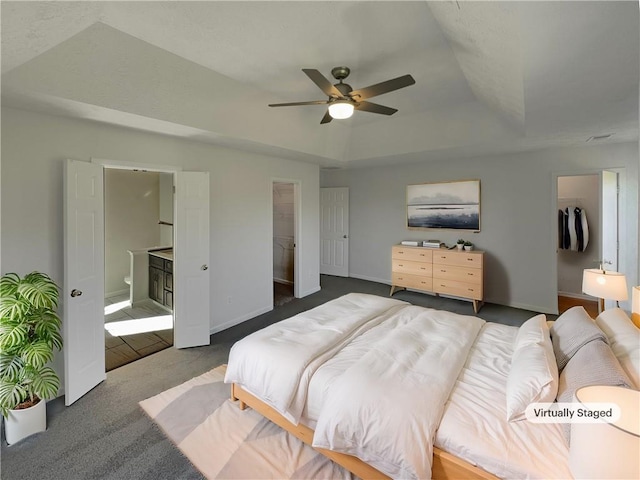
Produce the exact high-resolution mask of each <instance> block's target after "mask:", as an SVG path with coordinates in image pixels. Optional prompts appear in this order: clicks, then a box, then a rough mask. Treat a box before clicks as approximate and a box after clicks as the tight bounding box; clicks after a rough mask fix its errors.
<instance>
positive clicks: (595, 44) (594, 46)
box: [1, 0, 639, 166]
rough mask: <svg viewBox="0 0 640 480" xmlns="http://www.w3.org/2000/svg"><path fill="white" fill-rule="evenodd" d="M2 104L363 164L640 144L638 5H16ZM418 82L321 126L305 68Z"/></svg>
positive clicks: (354, 81)
mask: <svg viewBox="0 0 640 480" xmlns="http://www.w3.org/2000/svg"><path fill="white" fill-rule="evenodd" d="M1 16H2V52H1V53H2V102H3V104H4V105H9V106H13V107H17V108H25V109H30V110H36V111H44V112H49V113H54V114H58V115H65V116H71V117H78V118H85V119H91V120H96V121H101V122H107V123H111V124H116V125H122V126H126V127H131V128H137V129H143V130H148V131H154V132H158V133H162V134H168V135H176V136H180V137H186V138H191V139H196V140H199V141H205V142H210V143H216V144H221V145H225V146H231V147H236V148H242V149H247V150H250V151H254V152H260V153H266V154H271V155H278V156H284V157H286V158H294V159H300V160H304V161H311V162H316V163H319V164H320V165H322V166H366V165H377V164H389V163H393V162H406V161H423V160H430V159H446V158H458V157H461V156H474V155H492V154H499V153H507V152H517V151H527V150H534V149H540V148H548V147H554V146H571V145H585V141H586V140H587V139H588V138H589V137H591V136H593V135H602V134H608V133H613V134H614V135H613V136H612V137H611V138H610V139H609V140H605V142H622V141H633V140H637V139H638V77H639V65H638V63H639V62H638V59H639V46H638V44H639V42H638V39H639V25H638V24H639V9H638V3H637V1H629V2H610V1H603V2H597V1H587V2H574V1H567V2H563V1H557V2H465V1H462V0H458V1H457V2H456V1H442V2H418V1H413V2H399V1H388V2H382V1H374V2H364V1H362V2H361V1H355V2H346V1H344V2H342V1H329V2H311V1H297V2H292V1H285V2H273V1H269V2H244V1H231V2H217V1H198V2H188V1H173V2H167V1H159V2H155V1H146V2H101V1H95V2H93V1H85V2H82V1H81V2H55V1H54V2H8V1H2V3H1ZM337 65H347V66H349V67H350V68H351V71H352V73H351V76H350V77H349V78H348V79H347V80H346V81H347V83H349V84H351V85H352V86H353V87H354V88H361V87H363V86H367V85H370V84H374V83H378V82H380V81H384V80H387V79H390V78H393V77H397V76H400V75H404V74H407V73H410V74H411V75H412V76H413V77H414V78H415V80H416V84H415V85H413V86H410V87H407V88H405V89H401V90H398V91H395V92H392V93H388V94H386V95H383V96H380V97H376V98H374V99H372V101H374V102H376V103H380V104H383V105H388V106H391V107H394V108H398V109H399V112H398V113H396V114H395V115H393V116H391V117H387V116H383V115H375V114H371V113H366V112H356V114H355V115H354V116H353V117H352V118H351V119H348V120H342V121H337V120H334V121H333V122H331V123H330V124H327V125H320V123H319V122H320V119H321V118H322V116H323V115H324V108H325V107H323V106H306V107H290V108H269V107H268V106H267V104H268V103H278V102H288V101H291V102H295V101H305V100H324V99H325V97H324V94H323V93H322V92H321V91H320V90H319V89H318V88H317V87H316V86H315V85H314V84H313V83H312V82H311V81H310V80H309V79H308V78H307V77H306V75H304V74H303V73H302V71H301V69H302V68H317V69H318V70H320V71H321V72H322V73H323V74H324V75H325V76H327V77H328V78H331V75H330V71H331V68H332V67H334V66H337Z"/></svg>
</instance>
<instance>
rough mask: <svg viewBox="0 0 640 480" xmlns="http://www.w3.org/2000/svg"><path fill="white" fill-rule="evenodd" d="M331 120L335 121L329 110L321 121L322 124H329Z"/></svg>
mask: <svg viewBox="0 0 640 480" xmlns="http://www.w3.org/2000/svg"><path fill="white" fill-rule="evenodd" d="M331 120H333V117H332V116H331V115H329V110H327V113H325V114H324V117H322V120H320V124H323V123H329V122H330V121H331Z"/></svg>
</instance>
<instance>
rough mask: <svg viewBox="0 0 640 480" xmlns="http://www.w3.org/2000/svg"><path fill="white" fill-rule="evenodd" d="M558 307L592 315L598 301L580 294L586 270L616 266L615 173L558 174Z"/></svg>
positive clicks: (616, 217) (616, 188) (612, 268)
mask: <svg viewBox="0 0 640 480" xmlns="http://www.w3.org/2000/svg"><path fill="white" fill-rule="evenodd" d="M556 187H557V203H556V205H557V212H558V227H557V231H558V243H557V255H556V258H557V285H558V311H559V313H562V312H563V311H565V310H567V309H568V308H571V307H572V306H576V305H581V306H583V307H585V309H586V310H587V312H588V313H589V314H590V315H592V316H593V317H595V316H597V312H598V308H597V302H596V301H594V299H593V298H592V297H590V296H587V295H585V294H583V293H582V274H583V271H584V270H585V269H588V268H599V267H600V265H602V266H603V268H604V269H606V270H614V271H617V270H618V249H619V246H620V245H619V240H620V236H619V215H618V205H619V199H618V195H619V188H618V173H616V172H610V171H601V172H597V173H588V174H587V173H585V174H578V175H560V176H558V177H557V185H556Z"/></svg>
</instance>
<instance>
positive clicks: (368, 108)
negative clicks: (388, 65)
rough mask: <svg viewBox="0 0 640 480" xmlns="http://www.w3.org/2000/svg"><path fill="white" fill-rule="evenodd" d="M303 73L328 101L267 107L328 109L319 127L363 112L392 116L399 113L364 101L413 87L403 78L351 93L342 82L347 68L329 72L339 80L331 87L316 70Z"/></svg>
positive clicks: (309, 69)
mask: <svg viewBox="0 0 640 480" xmlns="http://www.w3.org/2000/svg"><path fill="white" fill-rule="evenodd" d="M302 71H303V72H304V73H306V74H307V76H308V77H309V78H310V79H311V81H312V82H313V83H315V84H316V85H317V86H318V87H319V88H320V90H322V91H323V92H324V93H325V95H327V96H328V97H329V99H328V100H314V101H310V102H293V103H272V104H269V106H270V107H293V106H300V105H329V108H328V110H327V112H326V113H325V114H324V117H322V120H321V121H320V123H329V122H330V121H331V120H333V119H334V118H335V119H343V118H349V117H350V116H351V115H353V111H354V110H360V111H362V112H371V113H380V114H382V115H393V114H394V113H396V112H397V111H398V110H397V109H395V108H391V107H385V106H384V105H378V104H377V103H371V102H367V101H365V100H366V99H367V98H371V97H375V96H377V95H382V94H383V93H389V92H393V91H394V90H399V89H400V88H404V87H408V86H410V85H413V84H414V83H416V81H415V80H414V79H413V77H412V76H411V75H403V76H401V77H398V78H394V79H391V80H387V81H386V82H381V83H376V84H375V85H370V86H368V87H365V88H361V89H359V90H353V89H352V88H351V85H349V84H347V83H343V82H342V81H343V80H344V79H345V78H347V77H348V76H349V73H351V70H350V69H349V67H334V68H332V69H331V75H333V78H335V79H336V80H338V83H336V84H335V85H332V84H331V82H330V81H329V80H327V78H326V77H325V76H324V75H322V74H321V73H320V72H319V71H318V70H315V69H311V68H303V69H302Z"/></svg>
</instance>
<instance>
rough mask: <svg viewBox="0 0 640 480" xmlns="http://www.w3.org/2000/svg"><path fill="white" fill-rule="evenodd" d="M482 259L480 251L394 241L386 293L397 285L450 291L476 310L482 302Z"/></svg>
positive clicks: (392, 291)
mask: <svg viewBox="0 0 640 480" xmlns="http://www.w3.org/2000/svg"><path fill="white" fill-rule="evenodd" d="M483 263H484V252H482V251H477V250H476V251H470V252H467V251H464V250H463V251H458V250H447V249H444V248H433V249H432V248H425V247H405V246H404V245H394V246H393V247H392V248H391V293H390V294H389V295H393V294H394V293H395V291H396V289H398V288H405V289H406V288H410V289H412V290H422V291H424V292H431V293H435V294H436V295H439V294H443V295H451V296H454V297H460V298H465V299H468V300H471V301H472V302H473V311H474V312H475V313H478V311H479V310H480V307H481V306H482V303H483V292H482V290H483Z"/></svg>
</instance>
